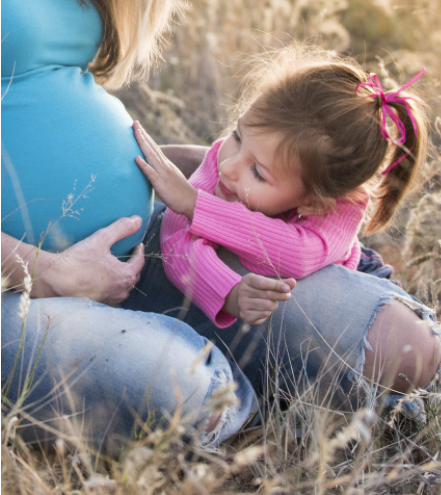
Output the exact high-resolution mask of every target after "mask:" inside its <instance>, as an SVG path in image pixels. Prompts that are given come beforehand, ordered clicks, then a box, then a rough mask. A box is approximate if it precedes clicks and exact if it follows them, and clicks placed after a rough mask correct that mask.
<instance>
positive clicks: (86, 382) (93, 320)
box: [1, 292, 256, 452]
mask: <svg viewBox="0 0 441 495" xmlns="http://www.w3.org/2000/svg"><path fill="white" fill-rule="evenodd" d="M19 310H20V294H18V293H15V292H7V293H5V294H4V295H3V296H2V363H1V365H2V390H3V393H4V394H7V396H6V399H4V401H5V402H4V403H5V404H6V406H7V408H9V409H10V410H11V411H14V408H15V409H16V410H17V413H18V414H17V415H18V417H20V418H21V419H22V420H23V422H22V423H21V425H20V430H19V431H20V433H21V435H22V437H23V438H24V439H25V440H26V441H27V442H28V443H32V442H39V443H43V444H44V443H47V442H52V443H53V441H54V440H55V439H56V438H57V437H59V436H60V437H61V438H67V439H69V438H70V437H72V438H73V439H74V443H75V442H78V441H79V439H80V441H82V442H85V443H87V444H88V445H89V446H92V447H93V448H94V449H97V450H98V451H100V452H101V451H103V452H104V451H105V452H109V451H110V452H117V450H118V449H119V448H120V446H121V445H123V444H124V443H126V442H127V440H130V439H133V438H134V437H136V432H138V433H139V432H142V427H143V424H147V425H149V426H152V425H154V424H155V423H156V424H158V423H159V424H160V425H163V424H164V423H166V422H167V420H169V419H170V418H171V417H172V416H173V415H174V414H175V413H179V416H180V417H181V418H182V419H183V421H184V422H185V423H184V424H187V425H188V426H189V428H191V429H192V428H193V427H194V426H196V429H197V432H198V434H199V436H200V439H201V441H202V444H205V445H209V446H214V447H215V446H216V445H217V444H218V443H219V442H220V441H223V440H225V439H227V438H228V437H230V436H231V435H232V434H233V433H235V432H237V431H238V430H239V429H240V428H241V426H242V425H243V424H244V423H245V422H246V420H247V419H248V418H249V417H250V415H251V414H252V413H253V412H254V411H255V409H256V400H255V394H254V391H253V390H252V387H251V386H250V384H249V381H248V380H247V378H246V377H245V376H244V374H243V373H242V372H240V370H239V369H238V368H237V366H236V365H235V364H233V363H230V362H228V361H227V359H226V358H225V356H224V355H223V354H222V353H221V352H220V350H219V349H217V348H216V347H212V346H211V345H210V346H209V347H208V348H207V347H206V344H207V339H205V338H204V337H201V336H200V335H198V334H197V333H196V332H195V331H194V330H192V329H191V328H190V327H189V326H188V325H186V324H185V323H183V322H180V321H178V320H176V319H173V318H170V317H167V316H164V315H158V314H151V313H143V312H135V311H128V310H124V309H116V308H111V307H109V306H106V305H104V304H99V303H97V302H94V301H91V300H89V299H85V298H69V297H62V298H48V299H33V300H31V304H30V309H29V313H28V316H27V321H26V325H24V326H23V327H22V321H21V319H20V318H19V316H18V313H19ZM22 328H23V329H24V333H23V334H22V337H21V336H20V335H21V329H22ZM20 343H21V344H22V348H21V349H20V348H19V347H20ZM40 351H41V353H40ZM16 358H17V361H16ZM14 363H15V369H14ZM233 375H234V380H235V381H236V384H237V387H236V389H234V387H232V386H231V385H232V380H233ZM222 393H224V395H226V397H225V401H226V403H228V406H227V408H226V409H223V414H222V416H221V418H220V421H219V422H218V423H217V425H216V427H215V429H214V430H213V431H212V432H211V434H210V435H205V433H204V426H205V425H206V423H207V418H208V417H209V416H210V415H211V414H212V409H210V401H211V400H212V398H213V395H216V394H222ZM217 400H218V401H219V398H217ZM12 414H13V413H12Z"/></svg>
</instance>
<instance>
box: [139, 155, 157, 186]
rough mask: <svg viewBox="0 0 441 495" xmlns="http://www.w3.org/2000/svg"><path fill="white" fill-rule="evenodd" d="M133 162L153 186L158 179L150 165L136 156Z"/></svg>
mask: <svg viewBox="0 0 441 495" xmlns="http://www.w3.org/2000/svg"><path fill="white" fill-rule="evenodd" d="M135 162H136V164H137V165H138V167H139V168H140V169H141V171H142V172H143V173H144V174H145V175H146V176H147V178H148V179H149V180H150V182H152V184H153V185H154V184H155V182H156V181H157V179H158V178H159V175H158V172H157V171H156V170H155V169H154V168H153V167H152V166H151V165H150V163H147V162H146V161H145V160H143V159H142V158H141V157H140V156H137V157H136V158H135Z"/></svg>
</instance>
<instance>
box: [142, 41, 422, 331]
mask: <svg viewBox="0 0 441 495" xmlns="http://www.w3.org/2000/svg"><path fill="white" fill-rule="evenodd" d="M292 55H293V52H291V51H290V50H284V51H282V52H280V53H279V55H278V56H277V57H275V58H274V59H273V60H272V63H271V64H270V66H268V65H264V66H263V68H259V69H257V70H253V72H252V73H251V76H252V79H253V80H254V81H257V83H256V84H255V87H254V88H253V91H251V92H250V91H249V92H248V95H247V97H246V99H245V101H244V103H243V104H242V105H241V108H240V112H241V113H240V117H239V118H238V120H237V121H236V123H235V125H234V127H233V130H232V132H231V133H230V134H229V135H228V136H227V137H226V138H225V139H222V140H219V141H217V142H216V143H215V144H214V145H213V147H212V148H211V149H210V150H209V152H208V153H207V155H206V157H205V159H204V161H203V163H202V165H201V166H200V167H199V169H198V170H197V171H196V172H195V174H194V175H193V176H192V177H191V179H190V181H187V180H186V179H185V177H184V176H183V175H182V174H181V173H180V172H179V170H178V169H177V168H176V167H175V166H174V165H173V164H172V163H171V162H170V161H169V160H167V159H166V158H165V156H164V155H163V154H162V153H161V151H160V150H159V148H158V147H157V146H156V144H155V143H154V142H153V141H152V139H151V138H150V137H149V136H148V135H147V134H146V133H145V131H143V129H142V128H141V127H140V125H139V124H138V123H135V125H134V129H135V136H136V138H137V140H138V144H139V145H140V147H141V149H142V151H143V153H144V155H145V157H146V159H147V161H148V163H147V162H146V161H145V160H143V159H142V158H141V157H137V159H136V162H137V164H138V165H139V166H140V168H141V169H142V171H143V172H144V173H145V174H146V176H147V177H148V179H149V180H150V181H151V182H152V184H153V186H154V187H155V189H156V191H157V192H158V193H159V195H160V197H161V198H162V199H163V201H164V202H165V204H166V205H167V206H168V208H169V209H168V210H167V211H166V213H165V215H164V219H163V223H162V229H161V249H162V256H163V260H164V268H165V272H166V274H167V276H168V278H169V279H170V281H171V282H172V283H173V284H174V285H175V286H176V287H177V288H178V289H179V290H180V291H181V292H183V293H185V294H186V295H189V296H190V299H191V300H192V301H193V302H194V303H195V304H196V305H197V306H199V307H200V308H201V309H202V310H203V311H204V312H205V313H206V315H207V316H208V317H209V318H210V319H211V320H212V321H213V322H214V323H215V324H216V325H217V326H219V327H226V326H229V325H231V324H232V323H234V321H235V317H238V316H240V317H241V318H242V320H244V321H247V322H249V323H253V324H259V323H262V322H263V321H264V320H265V319H266V318H267V317H268V316H269V315H270V314H271V311H273V310H274V309H276V308H277V304H278V303H277V301H283V300H287V299H288V298H289V297H290V290H291V289H293V288H294V285H295V280H294V278H303V277H306V276H308V275H310V274H311V273H313V272H315V271H317V270H319V269H321V268H324V267H325V266H327V265H330V264H333V263H334V264H339V265H343V266H345V267H346V268H348V269H351V270H356V269H357V266H358V263H359V261H360V251H361V250H360V244H359V241H358V239H357V235H358V234H359V232H360V228H361V224H362V222H363V219H364V216H365V212H366V208H367V205H368V202H369V192H370V191H373V192H374V193H375V197H376V198H377V201H376V203H375V209H374V212H373V215H372V218H371V219H370V221H369V223H368V225H367V228H366V231H365V232H366V233H368V234H370V233H374V232H377V231H379V230H380V229H382V228H384V227H385V226H386V225H387V224H388V223H389V221H390V220H391V218H392V216H393V214H394V212H395V211H396V209H397V207H398V205H399V204H400V202H401V200H402V199H403V197H404V195H405V193H406V192H407V191H408V189H409V187H410V186H411V184H412V182H413V179H414V177H415V174H416V172H417V169H418V166H419V165H420V164H421V162H422V161H423V160H424V156H425V147H426V135H427V132H426V121H425V116H424V112H423V108H422V107H423V105H422V104H421V102H420V100H418V99H417V98H416V97H414V96H411V94H410V93H408V92H407V88H408V86H409V85H410V84H411V83H413V82H414V80H415V79H417V78H418V77H419V76H421V75H422V73H423V71H421V72H420V73H419V74H418V75H417V76H415V77H414V78H413V79H412V80H411V81H409V83H407V84H406V85H405V86H403V87H402V88H400V89H397V90H394V91H392V92H385V91H384V90H383V88H382V86H381V83H380V81H379V79H378V77H377V76H376V75H375V74H371V75H370V76H368V75H367V74H366V73H365V72H364V71H363V70H362V69H361V68H360V67H359V66H358V65H357V64H356V63H355V62H354V61H353V60H347V59H344V60H343V59H336V60H331V59H329V57H328V56H326V58H325V57H322V58H321V59H320V60H318V61H317V60H316V61H313V62H312V61H310V60H307V59H304V60H298V59H297V60H295V61H293V57H292ZM387 117H389V119H388V118H387ZM378 172H381V174H382V179H381V181H380V182H379V183H378V184H377V185H376V187H375V189H374V190H372V184H371V179H373V178H375V177H376V175H377V173H378ZM219 245H220V246H224V247H225V248H227V249H228V250H229V251H231V252H233V253H235V254H237V255H238V257H239V259H240V261H241V263H242V264H243V265H244V266H245V267H246V268H247V269H248V270H250V271H251V272H253V273H254V274H260V275H261V276H260V277H259V276H258V275H254V274H250V275H247V276H245V277H243V278H242V277H240V276H239V275H238V274H237V273H236V272H234V271H233V270H231V269H230V268H229V267H227V266H226V265H225V264H224V263H223V262H222V261H221V260H220V258H219V257H218V256H217V254H216V249H217V247H218V246H219ZM263 276H266V277H278V278H279V280H278V281H277V280H276V281H274V280H270V279H267V278H265V277H263ZM280 278H282V280H280Z"/></svg>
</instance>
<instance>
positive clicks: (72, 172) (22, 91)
mask: <svg viewBox="0 0 441 495" xmlns="http://www.w3.org/2000/svg"><path fill="white" fill-rule="evenodd" d="M7 84H8V81H4V80H2V94H4V92H5V89H6V86H7ZM131 125H132V119H131V118H130V116H129V114H128V113H127V112H126V110H125V108H124V106H123V105H122V103H121V102H120V101H119V100H118V99H116V98H114V97H113V96H111V95H109V94H108V93H106V92H105V91H104V90H103V89H102V88H101V87H100V86H98V85H97V84H95V82H94V79H93V76H92V75H91V74H82V73H81V71H80V69H79V68H77V67H63V68H54V69H53V70H47V69H45V70H44V71H37V72H35V73H33V74H32V76H30V75H29V74H27V75H26V77H18V78H16V79H14V80H13V81H12V84H11V85H10V86H9V89H8V92H7V93H6V96H5V97H4V99H3V102H2V230H3V231H4V232H6V233H8V234H9V235H12V236H13V237H15V238H19V239H20V238H23V240H24V241H25V242H29V243H32V244H38V242H39V240H40V239H42V238H44V242H43V248H44V249H47V250H52V251H57V250H62V249H64V248H66V247H68V246H69V245H71V244H73V243H75V242H77V241H79V240H81V239H84V238H85V237H87V236H89V235H90V234H92V233H93V232H95V231H96V230H98V229H99V228H101V227H105V226H106V225H109V224H110V223H111V222H113V221H115V220H116V219H118V218H120V217H123V216H130V215H135V214H136V215H140V216H141V218H142V219H143V225H142V228H141V229H140V231H139V232H138V233H136V234H135V235H133V236H131V237H129V238H127V239H124V240H122V241H119V242H118V243H117V244H115V245H114V246H113V248H112V252H113V253H114V254H115V255H117V256H124V255H127V253H128V252H129V251H130V250H131V249H132V248H133V247H134V246H135V245H136V244H138V243H139V242H140V241H141V240H142V237H143V234H144V232H145V230H146V228H147V224H148V219H149V216H150V213H151V207H152V192H151V187H150V185H149V183H148V182H147V180H146V179H145V178H144V176H143V175H142V173H141V172H140V171H139V169H138V167H137V166H136V164H135V162H134V159H135V156H136V155H138V154H140V150H139V148H138V145H137V144H136V141H135V139H134V137H133V133H132V129H131ZM23 236H24V237H23Z"/></svg>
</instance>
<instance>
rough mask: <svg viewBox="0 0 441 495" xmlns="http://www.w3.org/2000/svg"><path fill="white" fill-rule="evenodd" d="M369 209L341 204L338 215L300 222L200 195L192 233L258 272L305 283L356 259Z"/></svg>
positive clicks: (311, 218) (205, 194)
mask: <svg viewBox="0 0 441 495" xmlns="http://www.w3.org/2000/svg"><path fill="white" fill-rule="evenodd" d="M366 204H367V198H366ZM366 204H364V203H363V204H359V203H356V204H353V203H348V202H344V201H342V200H337V211H336V212H331V213H329V214H328V215H326V216H324V217H319V216H316V215H310V216H308V217H306V218H305V219H303V220H301V221H299V222H296V221H295V220H293V219H291V220H288V221H285V220H283V219H281V218H269V217H267V216H265V215H264V214H262V213H259V212H253V211H250V210H248V209H247V208H246V207H245V206H244V205H243V204H241V203H237V202H227V201H224V200H222V199H220V198H217V197H215V196H213V195H211V194H208V193H207V192H204V191H201V190H199V191H198V197H197V201H196V208H195V211H194V216H193V221H192V223H191V226H190V232H191V233H192V234H195V235H198V236H200V237H203V238H205V239H207V240H210V241H212V242H215V243H217V244H220V245H222V246H225V247H226V248H227V249H229V250H230V251H232V252H234V253H235V254H237V255H238V256H239V258H240V260H241V262H242V263H243V265H244V266H246V267H247V268H248V269H249V270H251V271H253V272H255V273H259V274H261V275H267V276H272V277H274V276H281V277H296V278H303V277H306V276H307V275H309V274H311V273H313V272H315V271H317V270H319V269H320V268H323V267H325V266H327V265H329V264H331V263H339V264H344V261H345V260H346V259H348V258H350V257H351V254H354V244H358V240H357V239H356V236H357V233H358V231H359V229H360V226H361V222H362V219H363V216H364V211H365V207H366Z"/></svg>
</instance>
